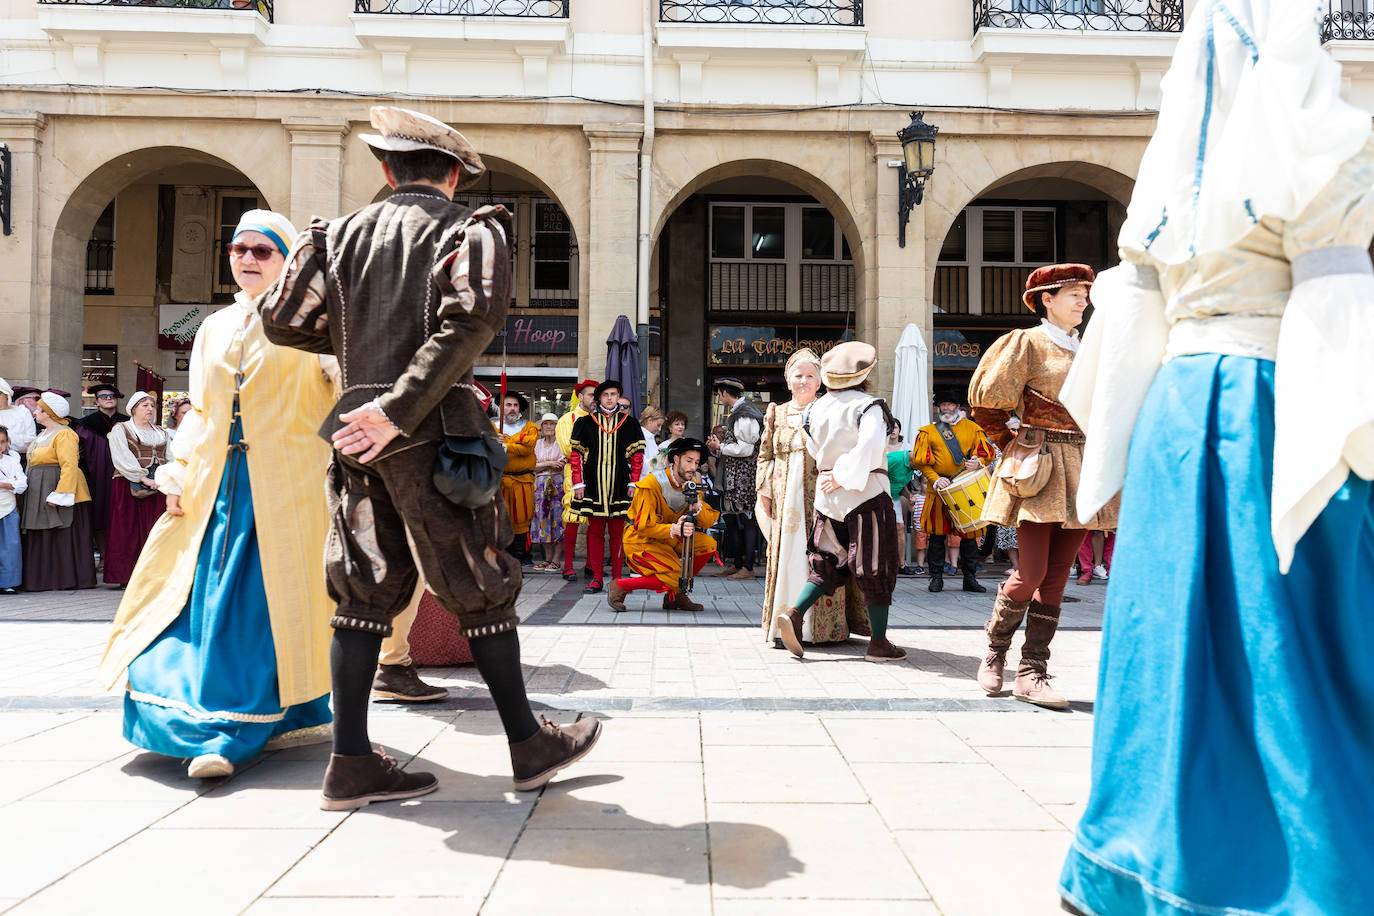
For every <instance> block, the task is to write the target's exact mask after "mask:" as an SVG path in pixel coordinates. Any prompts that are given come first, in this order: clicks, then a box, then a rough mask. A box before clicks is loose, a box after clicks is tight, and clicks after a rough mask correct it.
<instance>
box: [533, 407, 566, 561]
mask: <svg viewBox="0 0 1374 916" xmlns="http://www.w3.org/2000/svg"><path fill="white" fill-rule="evenodd" d="M566 463H567V461H566V459H565V458H564V457H563V450H562V449H560V448H559V447H558V417H557V416H556V415H555V414H551V413H546V414H544V416H543V417H541V418H540V420H539V439H538V440H537V441H536V442H535V443H534V518H533V519H532V520H531V521H530V543H531V544H533V545H537V546H538V547H539V548H540V549H541V550H542V551H543V556H544V559H543V560H542V561H540V562H537V563H535V564H534V568H535V569H543V570H548V571H549V572H558V570H559V569H561V568H562V563H561V562H560V560H559V556H558V553H559V550H558V548H559V546H560V544H559V542H560V541H562V540H563V466H564V464H566Z"/></svg>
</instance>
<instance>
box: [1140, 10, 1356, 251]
mask: <svg viewBox="0 0 1374 916" xmlns="http://www.w3.org/2000/svg"><path fill="white" fill-rule="evenodd" d="M1327 11H1328V10H1327V4H1326V3H1325V2H1317V0H1200V2H1199V3H1198V4H1197V8H1196V9H1194V10H1193V13H1192V15H1191V16H1189V18H1188V22H1187V25H1186V26H1185V28H1184V31H1183V37H1182V38H1181V39H1180V41H1179V45H1178V49H1177V50H1176V51H1175V53H1174V61H1173V65H1172V66H1171V67H1170V68H1169V72H1168V73H1167V74H1166V75H1165V77H1164V81H1163V93H1164V98H1163V104H1162V105H1161V106H1160V117H1159V125H1158V127H1157V128H1156V129H1155V133H1154V137H1153V138H1152V139H1151V140H1150V145H1149V147H1148V148H1147V149H1146V150H1145V157H1144V159H1143V160H1142V161H1141V164H1140V175H1139V178H1138V179H1137V180H1136V186H1135V193H1134V195H1133V196H1132V198H1131V206H1130V208H1129V210H1128V211H1127V216H1126V223H1125V225H1124V226H1123V227H1122V229H1121V246H1122V247H1123V248H1128V249H1135V250H1138V251H1147V252H1149V254H1150V255H1151V256H1152V257H1153V258H1155V259H1156V260H1158V261H1162V262H1163V263H1165V264H1181V263H1183V262H1184V261H1187V260H1189V259H1190V258H1192V257H1195V256H1196V255H1200V254H1205V253H1207V252H1210V251H1218V250H1220V249H1223V248H1227V247H1229V246H1231V245H1233V244H1235V243H1236V242H1238V241H1240V239H1241V238H1243V237H1244V236H1245V235H1246V234H1247V233H1248V232H1249V231H1250V229H1251V228H1252V227H1253V226H1254V225H1255V223H1257V222H1258V221H1259V220H1260V219H1261V218H1263V217H1266V216H1273V217H1277V218H1278V219H1281V220H1291V219H1293V218H1295V217H1296V216H1297V215H1298V214H1299V213H1301V212H1302V211H1303V209H1304V208H1305V207H1306V206H1307V204H1308V203H1310V202H1311V201H1312V199H1313V198H1314V197H1316V195H1317V193H1318V192H1319V191H1321V189H1322V188H1324V187H1326V185H1327V184H1328V183H1329V182H1330V181H1331V179H1332V178H1333V177H1334V176H1335V174H1336V170H1337V169H1338V168H1340V166H1341V164H1342V163H1344V162H1345V161H1346V160H1348V159H1349V158H1350V157H1351V156H1353V155H1355V154H1356V153H1357V152H1359V151H1360V149H1361V147H1363V146H1364V142H1365V139H1366V137H1368V135H1369V114H1368V113H1367V112H1365V111H1363V110H1361V109H1359V108H1356V107H1355V106H1353V105H1351V104H1349V103H1347V102H1344V101H1342V100H1341V98H1340V92H1341V67H1340V64H1338V63H1337V62H1336V61H1335V60H1334V59H1332V57H1331V56H1330V55H1329V54H1326V53H1324V52H1323V51H1322V50H1321V40H1320V38H1319V35H1318V23H1319V22H1320V20H1321V18H1322V16H1324V15H1325V14H1326V13H1327Z"/></svg>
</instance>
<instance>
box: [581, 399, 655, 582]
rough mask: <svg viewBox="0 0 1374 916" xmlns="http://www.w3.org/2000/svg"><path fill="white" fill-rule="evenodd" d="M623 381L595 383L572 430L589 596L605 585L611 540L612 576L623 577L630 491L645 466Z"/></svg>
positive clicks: (642, 443)
mask: <svg viewBox="0 0 1374 916" xmlns="http://www.w3.org/2000/svg"><path fill="white" fill-rule="evenodd" d="M620 394H621V388H620V383H619V382H617V381H616V380H614V379H607V380H606V381H604V382H602V383H601V384H600V385H597V386H596V392H595V399H594V400H593V403H592V412H591V413H589V414H587V416H585V417H582V418H581V419H579V420H578V421H577V422H576V423H574V424H573V428H572V452H571V454H570V455H569V456H568V460H569V462H570V463H571V465H572V486H573V499H572V509H573V511H574V512H577V513H578V514H579V515H583V516H586V517H587V562H588V563H589V564H590V565H591V567H592V581H591V582H589V583H587V587H586V589H585V591H586V592H587V594H589V595H590V594H595V593H597V592H599V591H601V589H602V588H603V587H604V586H603V584H602V578H601V577H602V575H603V573H602V570H601V557H603V556H605V553H604V551H605V549H606V540H607V537H608V536H609V538H610V548H611V577H612V578H614V579H619V578H620V571H621V554H620V548H621V537H622V535H623V533H624V530H625V516H626V514H627V513H628V512H629V511H630V490H631V488H632V485H633V484H634V483H635V481H637V480H639V475H640V472H641V471H642V470H643V467H644V434H643V433H642V432H641V431H640V428H639V423H638V422H637V421H636V420H635V418H634V417H632V416H630V414H629V413H628V412H626V411H622V410H621V409H620V403H619V402H620Z"/></svg>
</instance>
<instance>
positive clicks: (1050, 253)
mask: <svg viewBox="0 0 1374 916" xmlns="http://www.w3.org/2000/svg"><path fill="white" fill-rule="evenodd" d="M1056 212H1057V211H1056V210H1055V208H1054V207H998V206H986V207H967V208H965V209H964V211H963V212H962V213H961V214H959V216H958V217H957V218H956V219H955V221H954V225H953V226H951V227H950V230H949V233H948V234H947V235H946V236H945V244H944V247H943V248H941V250H940V258H939V262H938V264H937V267H936V278H935V300H934V305H935V308H936V310H937V311H940V312H944V313H949V314H962V315H1020V314H1022V312H1023V311H1024V306H1022V305H1021V292H1022V291H1023V290H1024V289H1025V281H1026V277H1027V276H1029V275H1030V272H1031V271H1032V270H1034V269H1035V268H1037V267H1042V266H1044V265H1045V264H1052V263H1054V262H1055V261H1057V260H1058V243H1057V238H1058V235H1057V226H1056V221H1055V220H1056Z"/></svg>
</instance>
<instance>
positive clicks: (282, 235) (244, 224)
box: [234, 210, 296, 257]
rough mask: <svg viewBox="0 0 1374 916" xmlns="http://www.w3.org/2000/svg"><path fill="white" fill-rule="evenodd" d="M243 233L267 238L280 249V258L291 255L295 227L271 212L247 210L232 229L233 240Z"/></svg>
mask: <svg viewBox="0 0 1374 916" xmlns="http://www.w3.org/2000/svg"><path fill="white" fill-rule="evenodd" d="M245 232H261V233H262V234H263V235H265V236H267V237H268V238H269V239H271V240H272V244H273V245H276V246H277V248H278V249H280V251H281V255H282V257H286V256H287V255H288V254H290V253H291V242H292V241H294V240H295V238H296V227H295V226H293V225H291V221H290V220H289V219H287V218H286V217H284V216H282V215H281V214H280V213H275V212H273V211H271V210H249V211H248V212H247V213H245V214H243V218H242V219H240V220H239V224H238V226H237V227H236V228H235V229H234V238H238V237H239V236H240V235H242V234H243V233H245Z"/></svg>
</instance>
